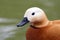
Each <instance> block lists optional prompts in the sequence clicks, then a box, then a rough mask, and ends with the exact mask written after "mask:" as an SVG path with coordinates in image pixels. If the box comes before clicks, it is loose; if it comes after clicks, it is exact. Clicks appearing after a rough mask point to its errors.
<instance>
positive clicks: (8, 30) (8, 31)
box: [0, 18, 17, 40]
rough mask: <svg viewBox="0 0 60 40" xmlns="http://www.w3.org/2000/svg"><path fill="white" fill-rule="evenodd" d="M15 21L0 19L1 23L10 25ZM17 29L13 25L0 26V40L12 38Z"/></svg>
mask: <svg viewBox="0 0 60 40" xmlns="http://www.w3.org/2000/svg"><path fill="white" fill-rule="evenodd" d="M15 21H16V19H8V18H0V24H1V23H11V22H15ZM16 29H17V27H16V26H15V25H13V24H12V25H0V40H5V39H6V38H9V37H13V36H14V34H15V33H16V31H14V30H16Z"/></svg>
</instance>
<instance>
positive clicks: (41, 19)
mask: <svg viewBox="0 0 60 40" xmlns="http://www.w3.org/2000/svg"><path fill="white" fill-rule="evenodd" d="M27 23H29V27H28V28H27V31H26V40H60V20H48V18H47V15H46V14H45V12H44V11H43V10H42V9H41V8H39V7H31V8H28V9H27V10H26V12H25V14H24V18H23V20H22V21H21V22H19V23H18V24H17V27H23V26H24V25H25V24H27Z"/></svg>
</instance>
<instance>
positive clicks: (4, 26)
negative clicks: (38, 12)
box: [0, 0, 60, 40]
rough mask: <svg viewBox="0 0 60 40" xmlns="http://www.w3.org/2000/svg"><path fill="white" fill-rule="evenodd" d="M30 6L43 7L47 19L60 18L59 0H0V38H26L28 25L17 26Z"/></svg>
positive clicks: (24, 39) (18, 39) (10, 39)
mask: <svg viewBox="0 0 60 40" xmlns="http://www.w3.org/2000/svg"><path fill="white" fill-rule="evenodd" d="M30 7H40V8H41V9H43V10H44V11H45V13H46V15H47V17H48V19H49V20H55V19H60V0H0V40H26V38H25V33H26V29H27V26H28V25H25V26H24V27H23V28H17V27H16V24H17V23H18V22H19V21H21V20H22V18H23V16H24V12H25V11H26V9H28V8H30Z"/></svg>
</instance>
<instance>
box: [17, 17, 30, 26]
mask: <svg viewBox="0 0 60 40" xmlns="http://www.w3.org/2000/svg"><path fill="white" fill-rule="evenodd" d="M28 22H29V21H28V19H27V17H25V18H24V19H23V20H22V22H20V23H18V24H17V27H22V26H24V25H25V24H27V23H28Z"/></svg>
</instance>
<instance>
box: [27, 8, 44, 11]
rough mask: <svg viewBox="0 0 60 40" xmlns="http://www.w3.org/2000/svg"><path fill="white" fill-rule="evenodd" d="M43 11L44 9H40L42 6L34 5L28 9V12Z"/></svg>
mask: <svg viewBox="0 0 60 40" xmlns="http://www.w3.org/2000/svg"><path fill="white" fill-rule="evenodd" d="M38 11H39V12H43V10H42V9H40V8H38V7H32V8H29V9H27V11H26V12H38Z"/></svg>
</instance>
